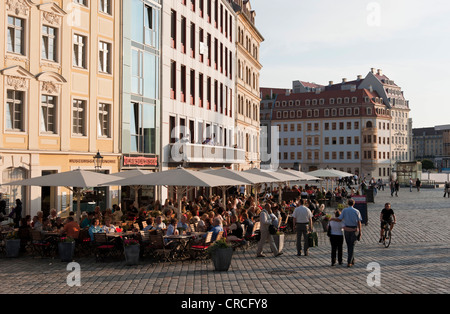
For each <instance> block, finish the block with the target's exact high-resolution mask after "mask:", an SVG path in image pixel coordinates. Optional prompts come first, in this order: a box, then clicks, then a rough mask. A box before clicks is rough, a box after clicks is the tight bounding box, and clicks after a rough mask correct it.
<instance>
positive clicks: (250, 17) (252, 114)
mask: <svg viewBox="0 0 450 314" xmlns="http://www.w3.org/2000/svg"><path fill="white" fill-rule="evenodd" d="M233 3H234V9H235V11H236V16H237V17H236V22H237V29H236V31H237V36H236V55H237V56H236V59H237V73H236V76H237V78H236V115H235V117H236V129H235V143H236V145H237V147H238V148H241V149H244V150H245V163H241V164H238V165H237V170H247V169H249V168H252V167H259V165H260V163H261V158H260V145H259V141H260V140H259V138H260V112H259V106H260V102H261V98H260V90H259V77H260V71H261V69H262V65H261V64H260V62H259V55H260V54H259V52H260V45H261V43H262V42H263V41H264V38H263V37H262V35H261V34H260V33H259V31H258V29H257V28H256V25H255V16H256V13H255V11H253V10H252V8H251V5H250V1H243V0H235V1H233Z"/></svg>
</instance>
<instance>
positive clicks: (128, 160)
mask: <svg viewBox="0 0 450 314" xmlns="http://www.w3.org/2000/svg"><path fill="white" fill-rule="evenodd" d="M123 165H124V166H154V167H156V166H157V165H158V157H126V156H124V157H123Z"/></svg>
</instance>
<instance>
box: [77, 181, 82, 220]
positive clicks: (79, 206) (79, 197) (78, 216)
mask: <svg viewBox="0 0 450 314" xmlns="http://www.w3.org/2000/svg"><path fill="white" fill-rule="evenodd" d="M76 195H77V221H78V222H80V218H81V189H80V188H76Z"/></svg>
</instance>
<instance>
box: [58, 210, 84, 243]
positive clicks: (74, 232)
mask: <svg viewBox="0 0 450 314" xmlns="http://www.w3.org/2000/svg"><path fill="white" fill-rule="evenodd" d="M80 229H81V228H80V225H78V223H77V222H76V221H75V220H74V219H73V217H72V216H69V217H68V218H67V223H66V224H65V225H64V228H63V229H62V233H64V234H65V235H66V236H68V237H71V238H73V239H78V236H79V235H80Z"/></svg>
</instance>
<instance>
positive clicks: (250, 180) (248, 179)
mask: <svg viewBox="0 0 450 314" xmlns="http://www.w3.org/2000/svg"><path fill="white" fill-rule="evenodd" d="M202 172H204V173H209V174H213V175H216V176H219V177H221V178H228V179H232V180H236V181H241V182H243V183H241V184H235V185H257V184H261V183H266V182H267V181H268V180H269V181H271V180H275V179H269V178H268V177H267V176H262V175H258V174H254V173H244V171H236V170H232V169H228V168H225V167H223V168H221V169H208V170H202ZM221 188H222V196H223V197H222V198H223V206H224V207H225V205H226V204H225V193H226V190H227V189H228V188H229V186H221Z"/></svg>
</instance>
